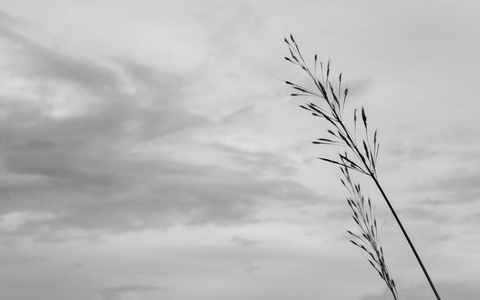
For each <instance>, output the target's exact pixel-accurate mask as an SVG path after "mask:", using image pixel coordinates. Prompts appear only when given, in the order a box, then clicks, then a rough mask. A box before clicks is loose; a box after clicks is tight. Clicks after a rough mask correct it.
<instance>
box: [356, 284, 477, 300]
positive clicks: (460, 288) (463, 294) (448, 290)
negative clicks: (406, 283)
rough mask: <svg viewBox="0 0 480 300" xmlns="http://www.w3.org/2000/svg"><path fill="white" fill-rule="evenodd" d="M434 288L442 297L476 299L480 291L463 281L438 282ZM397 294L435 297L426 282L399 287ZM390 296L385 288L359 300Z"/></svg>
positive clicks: (407, 299)
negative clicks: (377, 293) (381, 291)
mask: <svg viewBox="0 0 480 300" xmlns="http://www.w3.org/2000/svg"><path fill="white" fill-rule="evenodd" d="M436 288H437V290H438V293H439V294H440V296H441V297H442V298H444V299H455V300H474V299H478V294H479V292H480V287H478V286H475V285H473V284H468V283H463V282H440V283H439V284H438V285H436ZM398 295H399V296H400V298H401V299H403V300H418V299H422V300H429V299H432V300H433V299H435V295H434V294H433V292H432V290H431V289H430V286H428V284H425V285H421V286H413V287H410V288H400V289H399V290H398ZM391 298H392V296H391V294H390V292H389V291H388V290H385V291H384V292H383V293H382V294H380V295H367V296H364V297H362V298H361V300H387V299H391Z"/></svg>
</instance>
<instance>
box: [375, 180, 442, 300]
mask: <svg viewBox="0 0 480 300" xmlns="http://www.w3.org/2000/svg"><path fill="white" fill-rule="evenodd" d="M370 177H372V179H373V181H374V182H375V184H376V186H377V188H378V190H379V191H380V193H381V194H382V196H383V199H385V202H387V205H388V208H390V211H391V212H392V214H393V216H394V217H395V221H397V224H398V226H400V229H401V230H402V233H403V235H404V236H405V238H406V239H407V242H408V245H410V249H412V252H413V254H414V255H415V258H416V259H417V261H418V264H419V265H420V267H421V268H422V271H423V273H424V274H425V277H426V278H427V280H428V283H429V284H430V287H431V288H432V290H433V292H434V293H435V296H436V297H437V300H441V299H440V295H439V294H438V292H437V289H436V288H435V285H434V284H433V281H432V279H430V276H429V275H428V272H427V269H426V268H425V266H424V265H423V262H422V259H421V258H420V256H419V255H418V253H417V250H416V249H415V246H413V243H412V241H411V240H410V237H409V236H408V233H407V231H406V230H405V228H404V227H403V224H402V222H401V221H400V219H399V217H398V215H397V213H396V212H395V209H393V206H392V204H391V203H390V200H388V198H387V195H386V194H385V192H384V191H383V188H382V186H381V185H380V183H379V182H378V179H377V178H376V177H375V176H374V175H373V174H371V175H370Z"/></svg>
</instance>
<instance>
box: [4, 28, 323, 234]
mask: <svg viewBox="0 0 480 300" xmlns="http://www.w3.org/2000/svg"><path fill="white" fill-rule="evenodd" d="M0 26H1V30H0V36H1V38H2V39H3V41H4V42H5V43H6V44H7V45H10V49H7V50H8V51H7V52H6V54H7V55H9V57H10V58H11V61H10V63H9V65H8V68H9V70H10V71H11V72H12V74H14V75H12V76H11V77H10V78H9V80H10V81H11V87H10V88H8V89H4V90H3V91H2V92H1V94H0V108H1V111H2V117H1V118H0V127H1V129H0V135H1V136H2V139H1V140H0V153H1V154H0V156H1V159H2V161H3V172H2V175H1V176H2V178H3V180H2V182H1V183H0V185H1V186H2V188H3V190H4V191H5V194H6V195H8V197H7V198H6V199H4V201H2V203H1V206H2V211H3V212H4V214H5V215H4V220H11V218H10V217H9V215H7V214H10V216H11V215H15V214H16V215H19V214H28V215H39V214H40V215H41V214H46V213H48V215H49V218H44V219H41V220H40V219H38V220H37V221H36V224H38V223H40V224H43V225H44V229H45V228H48V230H47V232H48V231H55V230H61V229H62V228H63V229H65V228H70V227H73V228H82V229H89V228H92V229H93V228H96V229H102V230H114V231H116V230H126V229H135V228H143V227H145V226H169V225H171V224H174V223H177V222H181V223H187V224H205V223H221V224H235V223H238V222H251V221H258V220H257V218H256V215H257V212H258V210H259V208H261V207H262V203H263V202H264V201H271V200H272V199H273V200H274V201H287V202H289V201H300V202H302V201H311V200H313V199H314V197H315V194H314V193H313V192H312V191H310V190H308V189H307V188H306V187H304V186H303V185H302V184H300V183H298V182H295V181H292V180H290V179H288V177H289V176H288V175H289V174H291V173H292V172H293V171H292V167H291V166H288V165H286V164H285V163H282V162H281V160H280V159H279V157H278V156H277V155H273V154H271V153H268V152H261V151H260V152H259V151H246V150H240V148H237V147H232V146H226V145H225V144H222V143H214V144H211V143H201V142H199V140H198V139H196V138H195V136H196V135H197V134H199V133H202V132H207V131H206V130H210V129H211V127H212V126H223V124H224V123H222V122H220V124H217V125H214V124H212V123H211V122H210V121H209V120H207V119H206V118H205V117H203V116H200V115H198V114H195V113H193V112H191V111H190V110H189V109H188V107H187V105H186V100H187V96H186V94H185V84H186V83H188V82H189V81H191V80H193V79H192V78H191V77H189V76H184V75H182V74H180V73H175V72H165V71H162V70H158V69H154V68H152V67H148V66H145V65H142V64H139V63H137V62H134V61H131V60H127V59H112V60H101V61H99V60H97V59H92V58H88V57H82V56H81V55H80V54H78V53H70V52H68V51H66V50H62V49H55V48H52V47H49V46H46V45H45V44H43V43H41V42H38V41H35V40H33V39H31V38H30V37H29V36H28V34H27V33H23V32H17V31H16V30H15V29H14V28H12V27H11V26H9V24H8V22H2V23H0ZM17 48H18V49H20V50H17ZM202 149H208V151H210V152H212V153H216V154H217V155H224V156H225V157H226V158H227V160H229V161H230V162H231V164H230V165H231V166H241V168H238V167H228V166H224V165H222V164H221V163H219V162H215V160H208V161H203V162H202V161H197V160H190V159H188V158H184V157H182V155H181V154H179V153H188V154H190V155H193V154H192V153H194V152H195V151H200V152H201V151H202ZM247 166H248V169H245V167H247ZM267 171H269V172H270V173H271V174H275V173H277V175H276V176H275V177H269V176H263V175H262V174H265V172H267ZM4 223H5V224H4V227H5V228H7V227H8V228H9V230H10V231H15V230H17V231H18V230H20V229H22V228H23V229H25V230H26V229H27V227H28V226H22V224H23V223H21V224H20V223H19V224H18V225H15V226H14V225H12V224H13V223H12V221H5V222H4ZM6 224H10V225H6ZM41 227H42V226H39V227H38V226H37V228H41ZM28 228H29V229H31V228H30V227H28ZM13 229H15V230H13Z"/></svg>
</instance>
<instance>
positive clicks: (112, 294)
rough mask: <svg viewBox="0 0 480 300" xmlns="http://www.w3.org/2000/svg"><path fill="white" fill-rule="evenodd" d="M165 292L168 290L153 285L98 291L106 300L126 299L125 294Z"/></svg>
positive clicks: (126, 286)
mask: <svg viewBox="0 0 480 300" xmlns="http://www.w3.org/2000/svg"><path fill="white" fill-rule="evenodd" d="M165 290H168V289H167V288H161V287H157V286H152V285H119V286H113V287H107V288H102V289H98V290H97V292H99V293H100V294H101V295H102V297H103V299H105V300H120V299H125V298H124V295H125V294H142V293H149V292H158V291H165Z"/></svg>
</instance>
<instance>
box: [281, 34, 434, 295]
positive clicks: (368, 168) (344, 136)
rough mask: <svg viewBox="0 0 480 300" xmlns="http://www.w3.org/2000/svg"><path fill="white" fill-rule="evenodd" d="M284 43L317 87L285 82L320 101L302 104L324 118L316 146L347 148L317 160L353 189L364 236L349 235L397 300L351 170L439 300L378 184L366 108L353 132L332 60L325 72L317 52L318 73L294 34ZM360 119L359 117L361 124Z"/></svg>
mask: <svg viewBox="0 0 480 300" xmlns="http://www.w3.org/2000/svg"><path fill="white" fill-rule="evenodd" d="M284 41H285V43H286V44H287V46H288V49H289V53H290V56H286V57H285V59H286V60H287V61H289V62H290V63H293V64H294V65H297V66H298V67H300V68H301V69H302V70H303V71H305V72H306V73H307V75H308V76H309V77H310V79H311V80H312V81H313V83H314V86H315V89H316V91H312V90H310V89H308V88H305V87H303V86H301V85H298V84H295V83H292V82H290V81H286V84H287V85H289V86H291V87H292V88H293V89H294V90H295V92H294V93H292V94H291V96H292V97H299V96H303V97H307V98H314V99H315V100H320V101H319V102H310V101H306V102H305V103H304V104H301V105H299V106H300V107H301V108H302V109H305V110H307V111H309V112H310V113H311V114H312V115H313V116H315V117H319V118H322V119H324V120H325V126H326V128H327V133H328V134H327V137H322V138H319V139H317V140H315V141H313V143H314V144H319V145H333V146H343V149H344V152H343V153H338V157H337V158H334V159H332V158H326V157H319V159H321V160H323V161H326V162H328V163H331V164H334V165H337V166H338V167H340V169H341V171H342V174H343V179H341V181H342V184H343V185H344V186H345V188H346V189H347V191H349V196H347V200H348V204H349V206H350V209H351V213H352V217H353V219H354V221H355V222H356V223H357V225H358V226H359V228H360V231H361V235H357V234H354V233H353V232H351V231H348V232H349V234H350V236H351V242H352V243H353V244H355V245H356V246H358V247H359V248H361V249H362V250H363V251H364V252H365V253H366V254H367V259H368V260H369V262H370V264H372V266H373V267H374V268H375V269H376V270H377V271H378V273H379V274H380V276H381V277H382V279H383V280H384V281H385V283H386V284H387V286H388V288H389V289H390V291H391V292H392V295H393V297H394V299H398V295H397V292H396V288H395V283H394V281H393V279H392V278H391V276H390V274H389V272H388V269H387V267H386V263H385V259H384V256H383V250H382V248H381V246H380V243H379V237H378V230H377V228H376V226H377V223H376V219H375V216H374V214H373V211H372V210H371V204H370V199H368V202H365V198H364V196H363V194H362V191H361V187H360V184H358V183H356V182H355V181H354V180H353V178H352V176H350V173H349V170H353V171H356V172H359V173H361V174H364V175H366V176H367V177H369V178H371V179H372V180H373V182H374V183H375V186H376V187H377V188H378V190H379V191H380V193H381V195H382V197H383V199H384V200H385V202H386V203H387V205H388V207H389V209H390V211H391V213H392V214H393V216H394V218H395V221H396V222H397V224H398V225H399V227H400V229H401V231H402V233H403V235H404V236H405V238H406V240H407V242H408V245H409V246H410V249H411V250H412V252H413V253H414V255H415V258H416V259H417V262H418V264H419V265H420V267H421V268H422V271H423V273H424V275H425V277H426V278H427V280H428V283H429V284H430V287H431V289H432V291H433V292H434V294H435V296H436V298H437V300H441V299H440V296H439V294H438V292H437V289H436V288H435V285H434V284H433V282H432V280H431V278H430V276H429V274H428V272H427V270H426V268H425V266H424V264H423V262H422V260H421V259H420V256H419V255H418V252H417V250H416V249H415V247H414V245H413V243H412V241H411V239H410V237H409V236H408V234H407V231H406V230H405V228H404V226H403V224H402V222H401V221H400V219H399V217H398V215H397V213H396V211H395V209H394V208H393V206H392V204H391V202H390V200H389V199H388V197H387V195H386V194H385V191H384V189H383V188H382V186H381V185H380V182H379V180H378V177H377V169H376V167H377V159H378V153H379V149H380V143H379V142H378V141H377V130H375V132H374V134H373V142H372V135H371V134H370V131H369V127H368V122H367V114H366V111H365V108H364V107H362V108H361V110H358V109H355V110H354V112H353V127H354V128H353V134H352V131H351V130H349V129H348V128H347V126H346V124H345V122H344V120H343V117H344V112H345V102H346V98H347V95H348V88H343V95H342V74H340V75H339V77H338V86H337V87H334V84H332V81H331V80H330V78H331V77H330V61H329V62H328V63H327V66H326V69H324V66H323V63H322V62H318V58H317V54H315V56H314V71H313V72H312V71H311V70H310V68H309V67H308V65H307V63H306V61H305V59H304V57H303V55H302V53H301V51H300V48H299V47H298V44H297V42H296V41H295V39H294V38H293V36H292V35H290V36H289V38H285V40H284ZM318 64H319V65H320V72H321V77H318V76H317V70H318V68H317V65H318ZM317 103H318V104H317ZM357 112H360V113H359V114H360V116H358V114H357ZM357 116H358V118H357ZM360 118H361V120H360ZM357 119H359V121H358V122H357ZM357 123H361V124H360V125H359V126H361V127H363V129H364V130H363V133H361V135H360V136H359V135H358V134H357V133H358V131H357ZM362 125H363V126H362ZM365 203H368V208H367V207H366V206H365V205H366V204H365Z"/></svg>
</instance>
